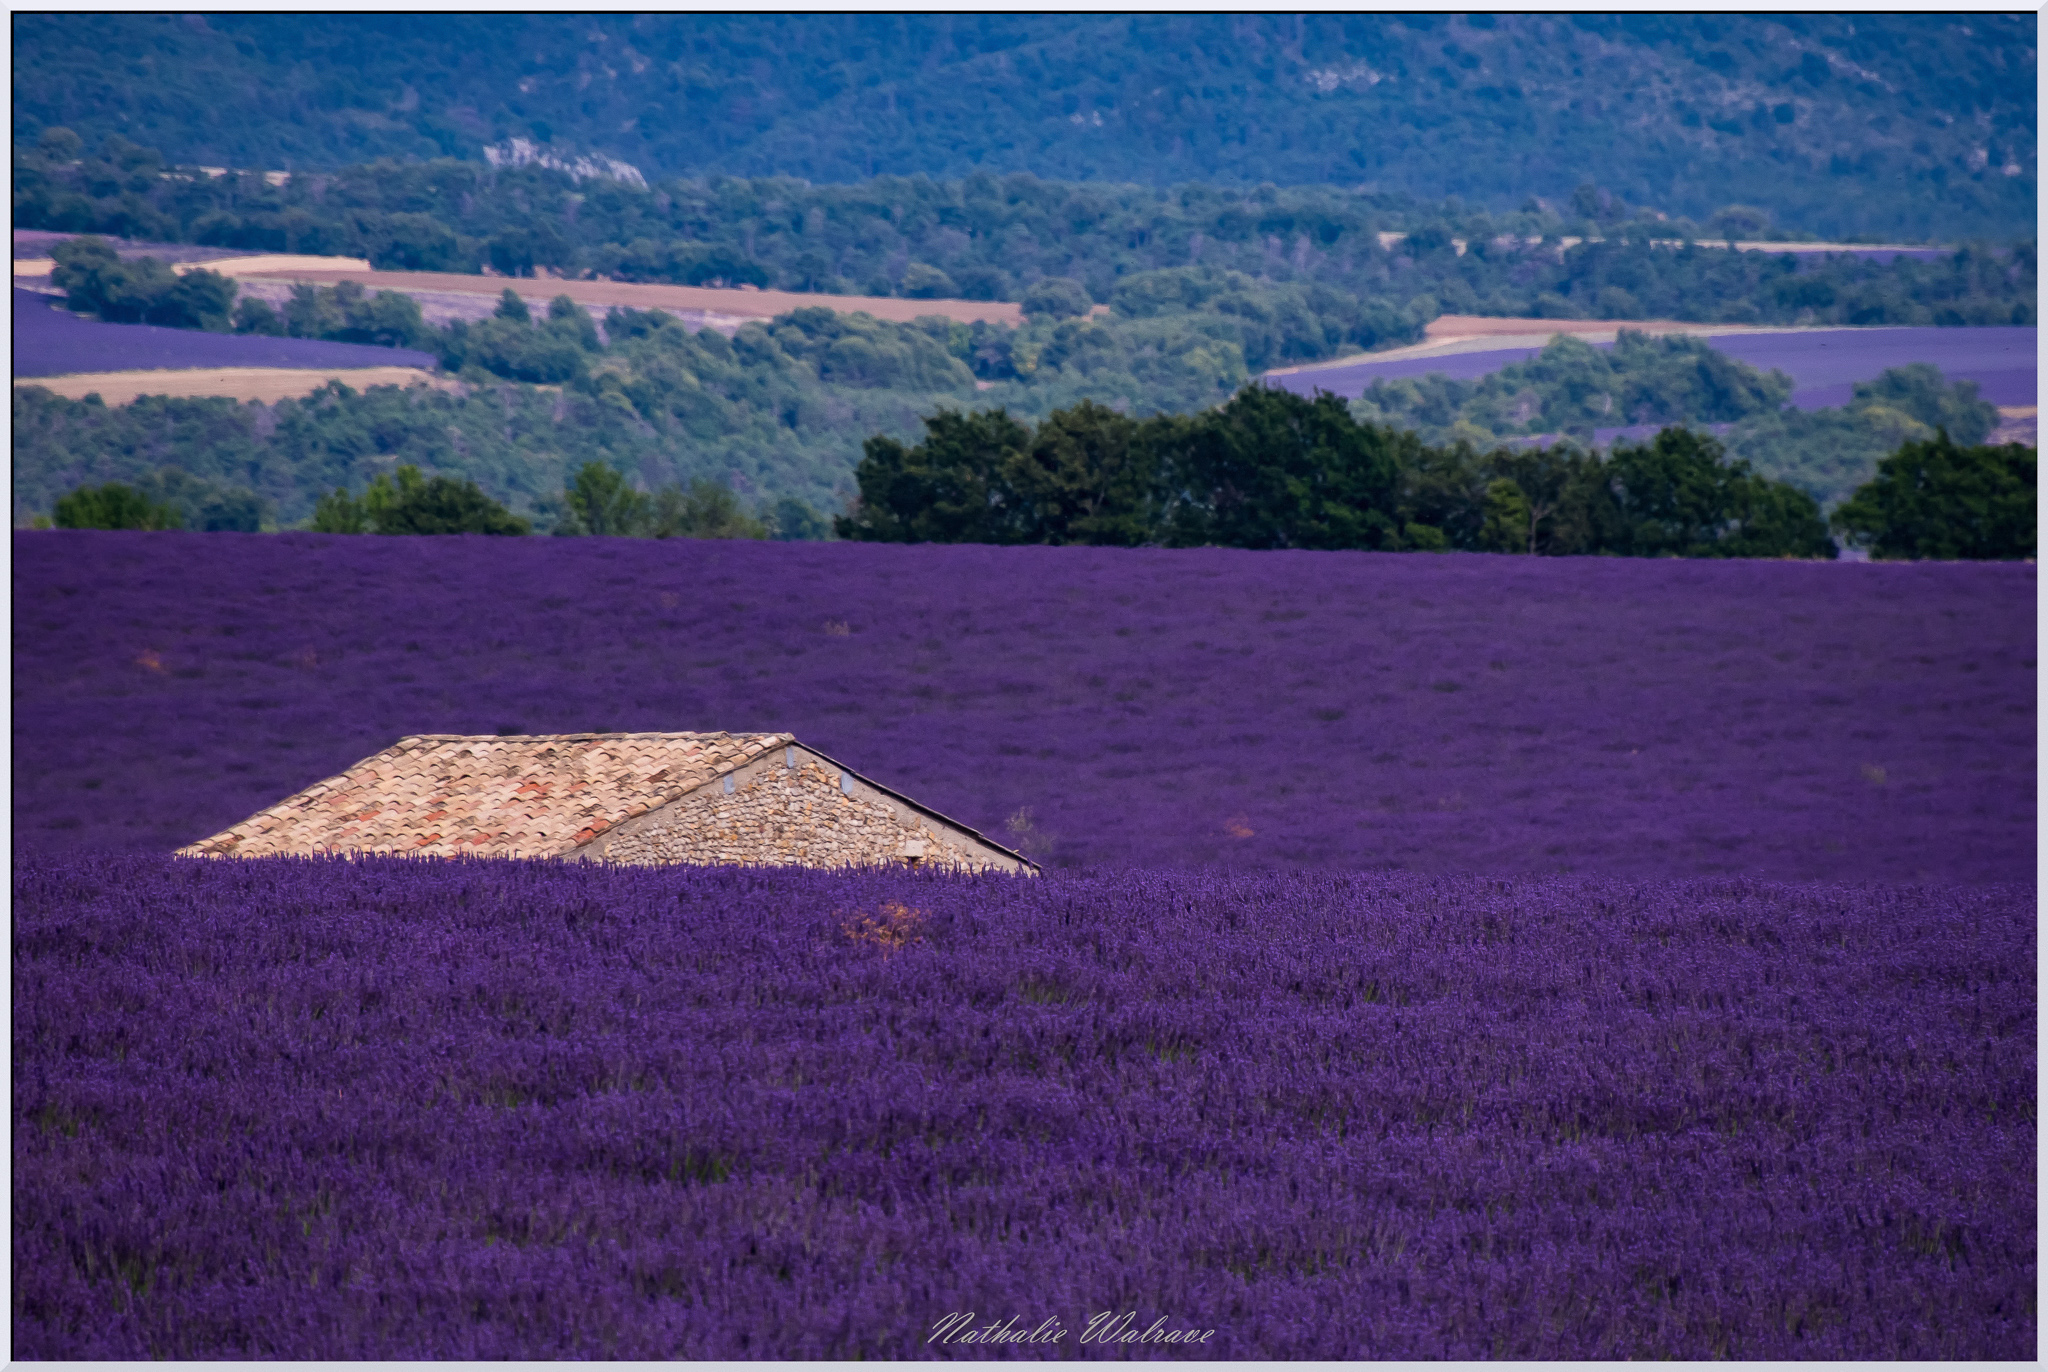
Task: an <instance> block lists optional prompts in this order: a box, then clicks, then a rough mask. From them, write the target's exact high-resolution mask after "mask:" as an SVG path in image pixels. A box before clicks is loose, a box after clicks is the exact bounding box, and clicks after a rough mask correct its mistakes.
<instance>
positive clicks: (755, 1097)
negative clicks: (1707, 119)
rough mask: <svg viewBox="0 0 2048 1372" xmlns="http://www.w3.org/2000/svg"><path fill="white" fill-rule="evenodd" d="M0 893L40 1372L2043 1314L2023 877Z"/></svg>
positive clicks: (1914, 1354) (658, 875) (345, 885)
mask: <svg viewBox="0 0 2048 1372" xmlns="http://www.w3.org/2000/svg"><path fill="white" fill-rule="evenodd" d="M216 537H217V538H219V537H224V536H216ZM615 565H616V564H615ZM244 570H245V571H253V572H254V573H255V578H254V579H253V580H252V581H250V582H248V583H247V584H246V585H245V586H244V587H243V588H242V589H243V591H244V593H245V594H246V595H247V597H248V600H247V601H246V602H245V603H248V604H250V605H251V606H252V607H262V606H264V605H265V604H266V603H271V604H274V603H275V602H266V594H267V590H266V588H267V585H268V582H267V579H266V574H265V573H264V572H263V571H262V570H260V569H256V568H251V567H247V566H245V567H244ZM319 570H323V571H331V570H334V569H332V568H320V569H319ZM1631 570H1633V569H1631ZM1831 570H1832V569H1831ZM1853 574H1854V575H1857V576H1864V575H1865V573H1864V572H1862V571H1857V572H1855V573H1853ZM598 584H600V585H601V584H603V583H602V582H599V583H598ZM429 586H432V583H431V582H429ZM358 588H359V584H358V583H354V582H351V581H349V580H347V579H343V580H341V581H339V582H336V583H332V584H331V585H330V587H329V589H331V590H332V591H333V592H334V593H335V594H336V595H337V596H346V595H348V594H350V593H352V592H353V591H355V590H357V589H358ZM437 589H438V590H439V591H440V592H441V593H442V594H443V595H444V596H445V595H446V593H447V592H448V591H449V590H450V589H451V588H450V587H449V586H448V585H447V584H446V583H445V582H443V583H442V584H441V585H440V586H439V587H438V588H437ZM561 589H562V590H563V591H565V592H567V593H570V594H574V593H575V592H577V591H579V590H585V589H592V587H589V586H585V585H579V584H578V581H577V579H576V578H575V577H573V576H572V577H570V578H568V579H566V580H565V582H564V584H563V585H562V587H561ZM1060 589H1061V588H1060V587H1059V586H1057V585H1055V586H1054V587H1053V589H1052V593H1053V594H1054V595H1057V594H1058V593H1059V590H1060ZM1404 589H1408V590H1412V589H1414V587H1412V586H1409V587H1405V588H1404ZM1437 589H1438V591H1439V592H1441V591H1442V590H1443V588H1442V587H1441V586H1439V587H1437ZM718 594H719V595H720V596H721V597H725V596H730V595H732V594H733V592H731V591H730V590H724V589H721V590H720V591H719V592H718ZM1705 599H1708V600H1711V599H1712V597H1705ZM1765 603H1766V604H1767V603H1768V601H1766V602H1765ZM74 608H78V607H77V606H76V603H75V602H74ZM579 608H581V609H582V610H584V611H585V612H589V611H591V610H592V608H593V607H592V605H591V604H590V602H588V601H584V602H581V604H580V607H579ZM1759 608H1760V609H1761V607H1759ZM1835 608H1837V609H1839V608H1841V607H1840V604H1839V602H1837V603H1836V606H1835ZM1010 609H1011V613H1012V615H1014V614H1015V613H1016V609H1015V607H1014V606H1012V607H1010ZM763 610H764V612H765V615H764V617H765V619H766V620H767V624H766V625H765V626H764V627H765V628H766V632H765V633H764V634H763V635H762V636H761V638H759V639H758V640H756V642H757V645H758V646H757V650H756V652H755V653H754V654H753V655H752V656H751V657H750V658H749V659H747V660H748V661H752V662H761V663H765V664H768V665H770V666H773V665H775V664H777V663H778V662H780V661H782V660H784V656H785V655H786V654H787V652H788V649H789V646H790V638H789V635H788V632H787V630H785V629H784V628H783V627H782V626H781V625H780V624H779V623H778V621H777V617H776V615H775V613H774V612H773V611H772V610H769V609H768V608H767V607H766V606H763ZM1763 613H1766V614H1768V613H1769V611H1767V610H1766V611H1763ZM256 615H257V618H258V620H259V621H260V620H262V619H263V618H265V617H267V616H266V613H265V611H263V610H262V609H261V608H257V609H256ZM992 618H996V619H1000V618H1001V616H1000V615H996V616H992ZM117 623H118V621H115V622H112V623H108V624H105V625H103V626H102V627H103V628H104V629H108V630H112V629H113V628H114V627H115V625H116V624H117ZM422 631H423V632H424V631H425V630H424V628H423V629H422ZM260 632H261V631H260V630H256V631H255V632H252V634H251V636H250V637H249V638H245V639H243V640H242V641H241V642H240V643H238V644H237V645H235V646H236V647H237V648H238V649H240V650H248V649H253V648H256V647H257V646H258V641H259V640H258V635H259V634H260ZM398 632H399V633H401V634H402V633H404V632H406V630H405V629H399V630H398ZM485 632H489V631H485ZM628 632H632V631H631V630H628ZM646 632H648V633H650V635H651V634H652V632H653V631H652V630H648V631H646ZM468 646H469V647H470V649H471V650H475V649H477V648H479V647H481V643H480V641H478V640H472V641H471V643H470V644H469V645H468ZM986 646H987V643H986V640H984V642H983V643H982V644H977V645H976V647H977V648H985V647H986ZM1047 646H1048V647H1050V645H1047ZM1911 646H1912V645H1909V644H1900V645H1899V647H1900V649H1901V650H1902V651H1903V650H1908V649H1910V647H1911ZM673 656H674V659H675V661H676V663H677V668H678V670H680V668H681V665H682V664H683V663H685V662H687V661H689V660H690V657H691V650H689V649H688V648H683V647H681V646H680V645H678V651H677V652H676V653H675V654H674V655H673ZM411 661H413V662H414V663H415V665H418V666H420V667H421V668H422V669H423V670H425V666H426V658H425V657H424V655H423V654H422V655H415V656H414V657H413V658H412V659H411ZM1699 665H1700V666H1702V667H1705V668H1706V669H1707V670H1709V671H1711V667H1710V666H1708V665H1707V664H1706V663H1704V662H1702V663H1700V664H1699ZM1842 665H1844V666H1845V669H1846V670H1850V671H1853V670H1855V669H1856V668H1855V666H1849V665H1847V664H1842ZM1857 665H1861V664H1857ZM72 666H73V664H56V665H54V666H53V670H54V671H56V672H58V673H60V674H61V673H65V672H68V671H70V670H71V669H72ZM849 666H850V664H849ZM584 671H585V672H586V673H591V674H599V675H601V672H602V668H601V666H600V664H599V662H598V660H597V659H596V657H595V655H593V656H592V657H591V658H589V659H587V660H586V662H585V664H584ZM866 675H867V674H866V673H865V672H863V671H860V670H858V669H855V670H849V671H848V672H847V673H846V677H847V679H848V684H849V685H856V686H861V685H870V684H873V683H872V682H871V681H868V680H864V678H865V677H866ZM17 679H19V678H17ZM1602 679H1603V681H1604V680H1606V679H1608V678H1607V677H1606V676H1603V678H1602ZM1721 679H1722V681H1723V684H1724V685H1727V684H1732V683H1729V682H1728V681H1727V679H1726V677H1723V678H1721ZM555 684H557V685H558V686H559V685H562V684H564V683H563V682H562V681H560V680H558V681H557V682H556V683H555ZM250 689H253V688H250ZM753 689H755V690H761V689H763V684H762V683H760V682H756V683H754V685H753ZM767 689H770V690H772V689H773V688H772V687H768V688H767ZM1738 689H1739V688H1738ZM251 699H252V700H253V697H251ZM136 703H140V702H139V698H136ZM221 703H222V705H223V706H224V707H225V708H226V709H227V710H229V711H230V712H234V711H239V710H245V709H247V708H248V703H247V702H237V701H234V700H232V699H229V700H223V701H222V702H221ZM1610 703H1611V702H1610ZM17 718H18V717H17ZM161 742H162V744H163V745H164V746H165V747H166V748H169V749H171V750H174V751H175V750H176V749H177V748H178V747H179V743H178V740H177V739H176V738H165V739H162V740H161ZM1723 746H1739V745H1735V744H1734V743H1733V740H1724V741H1723ZM1274 751H1275V752H1280V751H1282V750H1278V749H1276V750H1274ZM1291 756H1293V757H1294V758H1296V759H1298V760H1299V761H1300V763H1302V764H1304V765H1305V767H1306V768H1309V769H1322V770H1342V769H1344V768H1345V767H1347V766H1348V765H1351V764H1350V763H1349V762H1348V760H1347V759H1346V758H1345V756H1344V755H1343V754H1342V752H1341V751H1339V750H1332V749H1327V748H1326V749H1321V750H1315V749H1311V750H1297V751H1295V752H1294V753H1292V754H1291ZM1138 760H1139V761H1142V759H1138ZM106 798H107V799H108V800H109V801H110V802H113V803H117V804H120V803H136V798H135V797H133V796H130V795H124V794H121V793H119V792H118V791H117V790H116V788H115V787H113V786H109V787H108V788H107V792H106ZM1723 803H1727V804H1735V803H1739V802H1737V801H1734V800H1732V799H1731V800H1729V801H1725V802H1723ZM1760 817H1761V818H1763V819H1765V820H1766V821H1768V820H1771V819H1776V818H1778V816H1776V815H1772V814H1770V813H1769V812H1768V811H1766V812H1764V813H1763V815H1762V816H1760ZM13 875H14V889H13V902H12V906H11V915H12V923H13V939H14V944H13V947H14V956H13V973H14V984H13V988H12V989H13V1001H12V1006H13V1015H12V1021H11V1022H12V1026H13V1053H14V1056H13V1062H14V1111H13V1130H12V1161H13V1180H14V1212H13V1221H14V1222H13V1231H12V1236H11V1242H12V1255H13V1277H14V1289H13V1297H14V1304H13V1324H12V1333H13V1347H14V1350H15V1354H16V1356H18V1357H22V1358H27V1359H45V1358H50V1359H95V1360H97V1359H122V1360H140V1359H145V1358H169V1359H215V1358H232V1359H252V1360H253V1359H286V1358H289V1359H343V1358H347V1359H425V1358H464V1359H483V1358H492V1359H497V1358H516V1359H586V1358H604V1359H666V1358H717V1359H756V1358H786V1359H794V1358H805V1359H812V1358H832V1359H850V1358H950V1357H987V1356H1001V1355H1004V1354H1015V1355H1019V1356H1025V1357H1048V1356H1066V1357H1074V1358H1088V1357H1118V1356H1131V1355H1137V1356H1162V1355H1163V1356H1166V1357H1188V1356H1192V1357H1206V1358H1230V1359H1295V1358H1315V1359H1365V1358H1401V1359H1417V1360H1419V1359H1437V1358H1457V1359H1479V1358H1487V1359H1503V1358H1513V1359H1531V1358H1535V1359H1567V1358H1570V1359H1581V1358H1596V1359H1623V1358H1629V1359H1634V1358H1680V1359H1699V1360H1704V1359H1791V1358H1819V1359H1840V1360H1847V1359H1914V1360H1918V1359H1986V1358H1998V1359H2025V1358H2028V1357H2030V1356H2031V1355H2032V1353H2033V1351H2034V1348H2035V1339H2036V1326H2037V1315H2036V1311H2035V1307H2034V1293H2035V1272H2036V1229H2035V1219H2034V1216H2035V1202H2036V1192H2035V1129H2036V1121H2035V1072H2036V1066H2037V1064H2036V1061H2035V1052H2034V1049H2035V1034H2034V1024H2035V1013H2036V1008H2037V1007H2036V997H2035V988H2034V965H2035V957H2036V944H2035V930H2034V904H2033V891H2032V889H2031V888H2030V887H1990V888H1976V889H1969V890H1959V889H1952V888H1951V889H1941V888H1890V889H1887V888H1874V887H1869V886H1834V885H1813V886H1798V887H1787V886H1774V885H1770V884H1767V883H1761V882H1755V881H1749V880H1719V881H1693V882H1672V881H1663V882H1659V881H1640V880H1628V881H1580V880H1572V879H1563V878H1555V877H1553V878H1544V879H1537V880H1533V881H1512V882H1510V881H1492V880H1476V879H1471V878H1463V879H1459V878H1444V877H1425V876H1417V875H1413V874H1388V873H1379V874H1355V875H1351V874H1347V875H1338V876H1327V875H1305V874H1272V873H1267V874H1227V873H1215V872H1208V873H1192V872H1119V873H1105V874H1101V875H1097V876H1093V877H1079V876H1074V875H1069V874H1054V875H1052V876H1050V877H1047V878H1045V879H1042V880H1028V879H1019V878H1007V877H1005V878H995V877H984V878H961V877H948V876H944V875H939V874H919V873H909V872H897V873H886V872H868V873H860V874H843V873H820V872H795V871H780V872H774V871H770V872H763V871H759V870H732V869H728V870H723V871H720V870H715V869H714V870H709V871H707V870H704V869H668V870H660V869H655V870H647V869H642V870H622V869H604V868H592V867H562V866H558V865H553V864H538V863H488V862H485V863H411V862H405V861H392V860H372V861H366V862H361V863H346V862H342V861H332V862H313V861H303V860H266V861H256V862H218V863H200V862H182V861H177V860H173V859H167V858H161V857H128V858H113V859H109V858H90V857H75V856H73V857H28V858H25V859H24V858H20V857H17V859H16V862H15V866H14V873H13ZM876 921H886V922H887V926H888V927H889V928H890V929H891V930H893V931H895V932H896V933H899V934H900V935H901V936H902V938H901V942H902V947H901V949H900V951H892V950H891V947H890V946H889V945H888V944H887V943H882V942H878V941H877V940H875V939H874V938H872V937H871V936H870V935H869V934H868V933H867V932H865V931H867V930H872V929H873V928H875V927H876V923H875V922H876ZM953 1312H958V1313H960V1314H962V1315H966V1314H967V1313H968V1312H972V1315H971V1317H970V1318H969V1321H968V1326H967V1327H968V1328H969V1329H970V1330H974V1331H976V1332H978V1331H979V1330H981V1329H982V1328H983V1327H985V1326H991V1325H993V1326H1003V1325H1006V1324H1007V1325H1008V1326H1009V1327H1011V1328H1013V1329H1016V1330H1019V1331H1022V1332H1030V1331H1034V1330H1036V1331H1039V1332H1040V1333H1041V1336H1042V1337H1043V1336H1045V1335H1048V1334H1050V1333H1051V1332H1052V1331H1054V1330H1059V1331H1063V1334H1064V1337H1063V1338H1062V1339H1060V1340H1058V1341H1056V1342H1045V1343H1040V1344H1025V1345H1021V1346H1019V1345H1009V1344H995V1345H982V1344H976V1343H971V1342H960V1343H946V1342H934V1341H932V1336H933V1334H934V1332H935V1331H936V1330H940V1329H942V1328H943V1327H944V1326H943V1325H942V1324H941V1321H942V1320H944V1319H945V1317H946V1316H947V1315H948V1314H949V1313H953ZM1098 1313H1107V1314H1109V1315H1111V1316H1112V1317H1114V1319H1115V1320H1116V1323H1115V1324H1113V1325H1112V1326H1111V1328H1112V1329H1115V1330H1119V1331H1122V1332H1123V1333H1125V1334H1126V1335H1127V1336H1129V1337H1131V1338H1133V1339H1135V1338H1137V1337H1139V1336H1140V1335H1142V1334H1143V1333H1144V1332H1146V1331H1148V1330H1151V1331H1155V1337H1157V1334H1158V1333H1159V1332H1165V1331H1172V1332H1174V1333H1175V1334H1180V1333H1183V1332H1186V1333H1191V1334H1196V1335H1201V1334H1203V1333H1204V1332H1205V1331H1206V1332H1207V1334H1208V1337H1207V1338H1206V1340H1205V1341H1203V1342H1202V1343H1200V1344H1195V1345H1186V1346H1175V1345H1161V1344H1158V1343H1152V1344H1142V1343H1122V1344H1120V1343H1115V1342H1110V1343H1102V1342H1084V1341H1083V1340H1084V1338H1085V1337H1086V1334H1087V1331H1088V1328H1089V1324H1088V1322H1089V1320H1090V1318H1091V1317H1092V1316H1095V1315H1097V1314H1098ZM1126 1316H1128V1323H1125V1322H1124V1320H1125V1317H1126Z"/></svg>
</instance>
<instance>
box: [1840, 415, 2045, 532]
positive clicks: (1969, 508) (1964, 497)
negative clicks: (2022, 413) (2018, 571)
mask: <svg viewBox="0 0 2048 1372" xmlns="http://www.w3.org/2000/svg"><path fill="white" fill-rule="evenodd" d="M2037 458H2038V451H2037V450H2036V449H2034V448H2029V447H2026V446H2024V445H2022V444H2018V443H2007V444H2004V445H2003V446H2000V447H1992V446H1990V445H1988V444H1979V445H1977V446H1975V447H1963V446H1961V445H1959V444H1957V443H1955V442H1954V441H1953V440H1951V439H1950V438H1949V436H1948V433H1947V431H1946V430H1942V431H1940V432H1938V433H1936V435H1935V436H1934V437H1933V438H1932V439H1930V440H1927V441H1925V442H1920V443H1908V444H1906V445H1905V446H1903V447H1901V448H1900V449H1899V450H1898V451H1897V452H1896V453H1893V454H1892V455H1891V456H1890V457H1887V458H1886V459H1884V461H1882V462H1880V463H1879V464H1878V468H1877V476H1876V478H1875V479H1874V480H1872V481H1870V482H1868V483H1866V484H1865V485H1864V486H1862V487H1860V488H1859V489H1858V490H1857V492H1856V494H1855V495H1854V496H1852V497H1851V498H1850V499H1849V501H1848V502H1847V503H1846V504H1844V505H1843V506H1842V507H1841V508H1840V509H1838V510H1836V511H1835V515H1834V525H1835V527H1836V528H1837V529H1838V530H1840V531H1841V532H1842V533H1843V534H1844V535H1845V536H1846V538H1847V539H1848V541H1849V542H1850V544H1851V545H1852V546H1856V547H1862V548H1868V549H1869V550H1870V554H1871V556H1873V557H1878V558H1886V559H1893V558H1897V559H1910V558H1943V559H1962V558H1970V559H1977V558H1982V559H1997V560H2012V559H2016V558H2031V557H2033V556H2034V547H2035V542H2036V537H2037V530H2036V526H2035V487H2034V481H2035V466H2036V461H2037Z"/></svg>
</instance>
